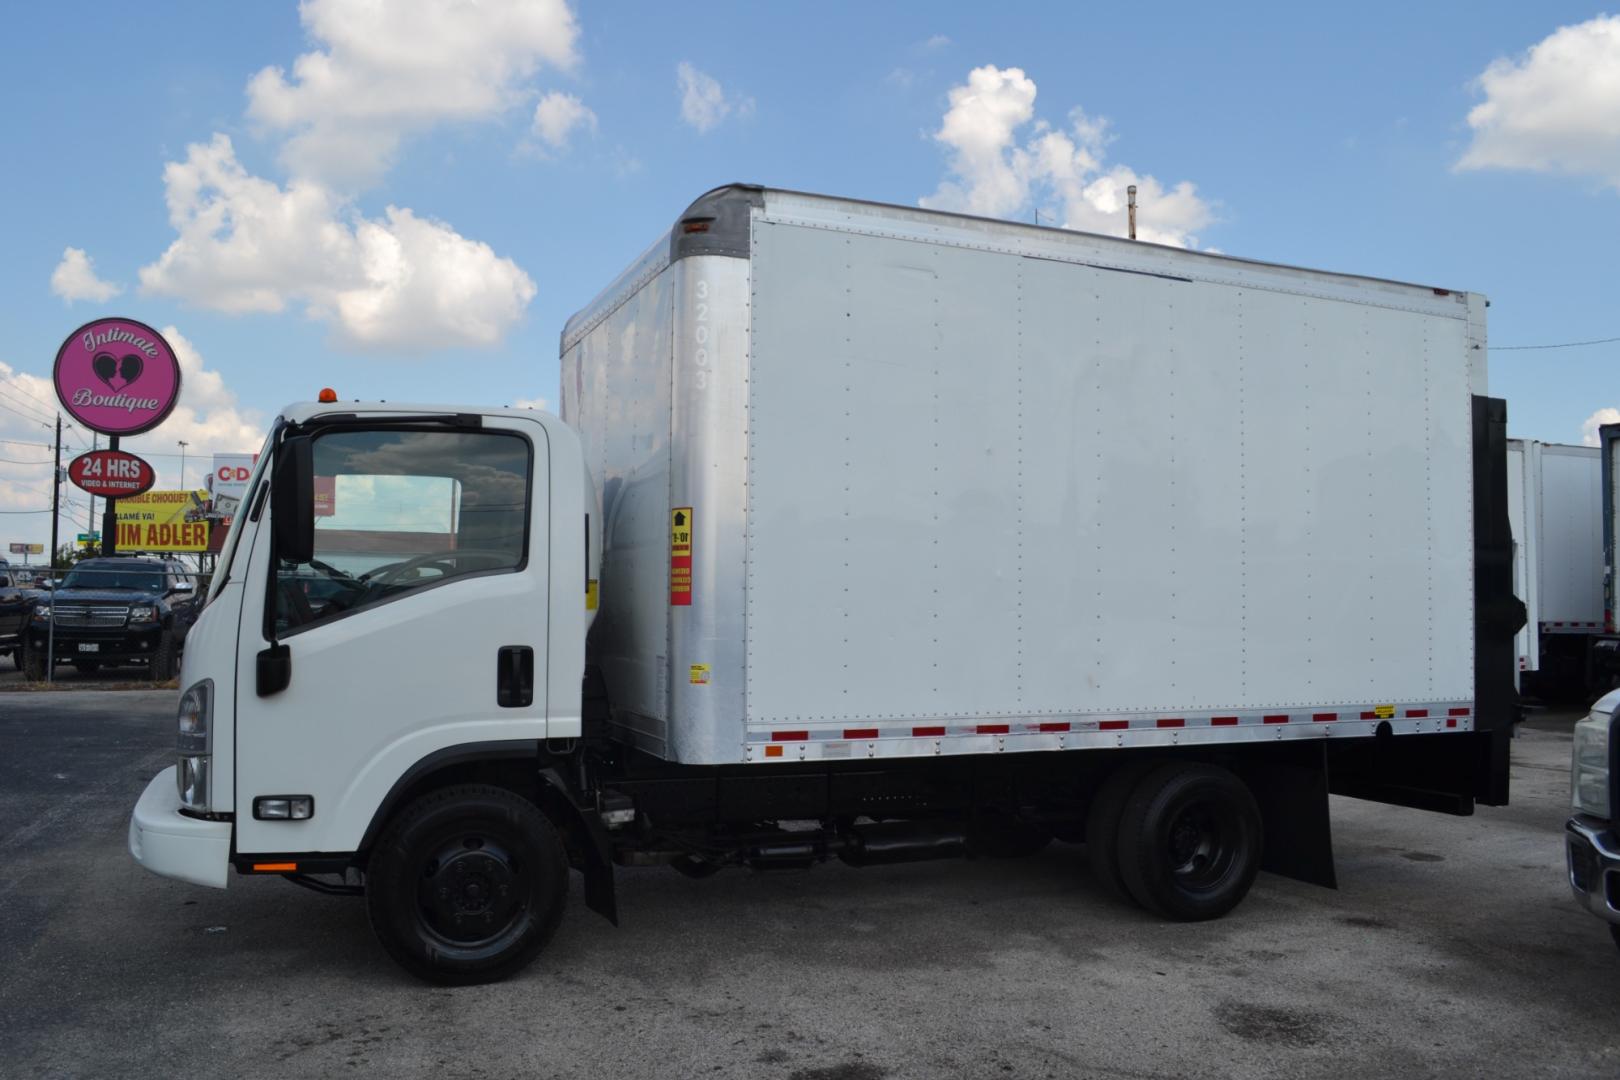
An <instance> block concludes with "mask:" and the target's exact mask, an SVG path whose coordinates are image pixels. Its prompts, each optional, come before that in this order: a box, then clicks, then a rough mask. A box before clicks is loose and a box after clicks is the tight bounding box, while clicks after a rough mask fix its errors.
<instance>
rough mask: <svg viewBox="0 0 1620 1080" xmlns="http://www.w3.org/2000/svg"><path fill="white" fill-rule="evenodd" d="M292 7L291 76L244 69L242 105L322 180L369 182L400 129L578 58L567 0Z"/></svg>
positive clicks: (316, 2)
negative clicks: (303, 47)
mask: <svg viewBox="0 0 1620 1080" xmlns="http://www.w3.org/2000/svg"><path fill="white" fill-rule="evenodd" d="M299 15H300V18H301V20H302V21H303V24H304V29H305V32H306V33H307V34H308V35H309V37H310V38H311V39H312V40H313V42H314V43H315V47H314V48H313V49H312V50H311V51H309V52H306V53H304V54H302V55H301V56H299V57H298V58H297V59H296V60H295V61H294V62H293V65H292V73H291V75H290V76H289V75H288V73H287V72H286V71H284V70H283V69H281V68H279V67H267V68H264V69H263V70H262V71H260V72H259V73H258V74H257V75H255V76H253V78H252V79H251V80H250V81H249V83H248V86H247V94H248V116H249V118H251V119H252V120H254V121H256V122H258V123H259V124H260V125H262V126H263V127H264V128H265V129H267V130H269V131H273V132H278V133H284V134H286V135H287V136H288V140H287V142H286V144H285V146H284V147H283V153H282V158H283V162H284V163H285V164H286V166H287V167H288V169H289V170H290V171H291V172H292V173H293V174H294V175H295V176H301V177H309V178H313V179H318V180H322V181H324V182H326V183H334V184H339V185H364V184H368V183H371V182H374V181H375V180H376V179H378V178H379V177H380V176H381V175H382V174H383V173H384V172H385V171H386V170H387V168H388V165H389V164H390V162H391V160H392V159H393V156H394V154H395V151H396V150H397V149H398V146H399V143H400V140H401V139H403V138H404V137H406V136H407V135H410V134H412V133H415V132H420V131H425V130H427V129H429V128H432V127H434V126H435V125H438V124H441V123H445V122H450V121H467V120H478V119H484V118H488V117H490V116H494V115H496V114H498V113H500V112H502V111H504V110H506V109H508V108H510V107H512V106H513V105H515V104H517V103H518V101H519V100H521V98H522V96H523V95H522V91H521V88H520V84H521V83H522V81H523V80H525V79H527V78H528V77H529V76H530V75H532V74H533V73H534V72H535V71H536V70H537V69H538V68H539V67H540V65H541V64H549V65H551V66H552V67H555V68H558V69H562V70H567V69H570V68H572V67H573V66H574V65H575V64H576V63H577V62H578V59H579V57H578V53H577V51H576V43H577V40H578V36H579V28H578V26H577V24H576V23H575V21H574V14H573V12H572V11H571V10H569V7H568V5H567V3H566V2H565V0H483V2H481V3H478V4H476V5H470V4H468V3H464V2H463V3H444V2H442V0H304V2H303V3H302V4H301V5H300V7H299Z"/></svg>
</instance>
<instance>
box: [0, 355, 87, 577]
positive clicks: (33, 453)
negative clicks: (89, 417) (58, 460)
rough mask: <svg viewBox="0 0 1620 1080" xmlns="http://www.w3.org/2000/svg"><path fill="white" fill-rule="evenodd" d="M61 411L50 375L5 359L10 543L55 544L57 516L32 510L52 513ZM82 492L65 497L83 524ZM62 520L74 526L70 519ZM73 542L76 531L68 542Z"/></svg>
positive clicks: (0, 480) (4, 503) (4, 498)
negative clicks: (53, 447) (53, 450)
mask: <svg viewBox="0 0 1620 1080" xmlns="http://www.w3.org/2000/svg"><path fill="white" fill-rule="evenodd" d="M56 412H57V404H56V391H55V389H53V388H52V386H51V380H50V378H49V376H48V375H46V376H39V375H31V374H29V373H28V372H26V371H18V370H17V369H16V368H14V367H12V366H11V365H10V364H7V363H5V362H4V361H0V439H4V440H6V441H5V442H0V511H4V516H0V525H3V526H4V528H5V531H6V537H5V539H7V540H8V541H9V540H15V541H18V542H23V543H33V542H38V543H43V544H46V545H47V546H48V545H49V544H50V541H51V515H50V514H49V513H43V514H40V513H30V512H29V511H36V510H49V508H50V505H51V467H52V462H51V449H50V446H49V445H47V444H49V443H50V442H51V440H52V439H54V438H55V434H56V428H55V423H56ZM74 434H75V435H77V432H74ZM86 442H88V440H86ZM71 456H72V455H70V454H68V453H66V452H64V453H63V455H62V463H63V464H64V465H65V464H67V462H68V459H69V458H70V457H71ZM78 494H79V493H78V491H77V489H72V490H67V489H64V491H63V495H64V497H66V498H69V499H71V500H72V501H71V503H70V507H69V509H68V510H67V511H64V515H72V516H73V518H74V520H76V521H77V523H78V524H79V525H81V526H82V525H83V524H84V522H85V520H86V518H85V514H84V510H85V508H86V504H85V502H84V500H83V499H81V498H79V497H78ZM62 522H63V525H64V526H65V527H67V528H69V529H71V528H72V527H73V526H72V524H70V522H69V518H68V516H64V517H63V519H62ZM72 538H73V537H72V534H71V532H70V533H69V536H68V539H69V540H71V539H72ZM0 551H3V549H0ZM11 558H12V560H13V561H14V562H21V561H22V560H21V559H20V558H18V557H16V556H11ZM33 561H34V562H36V563H37V562H39V561H40V559H39V558H38V557H36V558H34V559H33Z"/></svg>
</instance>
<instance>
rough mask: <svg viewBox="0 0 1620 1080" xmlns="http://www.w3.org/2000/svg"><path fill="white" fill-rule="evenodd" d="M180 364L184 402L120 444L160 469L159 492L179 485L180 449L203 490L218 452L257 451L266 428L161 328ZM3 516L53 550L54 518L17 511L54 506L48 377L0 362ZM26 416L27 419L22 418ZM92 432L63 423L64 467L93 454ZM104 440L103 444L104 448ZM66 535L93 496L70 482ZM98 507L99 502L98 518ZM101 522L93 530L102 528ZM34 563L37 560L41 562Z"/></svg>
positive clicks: (173, 333)
mask: <svg viewBox="0 0 1620 1080" xmlns="http://www.w3.org/2000/svg"><path fill="white" fill-rule="evenodd" d="M162 334H163V336H164V338H165V339H166V340H167V341H168V342H169V344H170V345H172V346H173V347H174V352H175V356H176V358H178V359H179V361H180V370H181V386H180V401H179V403H178V404H177V405H176V406H175V407H174V411H173V412H171V413H170V414H169V417H168V419H166V420H165V421H164V422H163V424H162V425H161V426H159V427H158V428H156V429H154V430H152V431H149V432H147V433H146V434H144V435H135V436H129V437H126V438H124V439H123V440H122V446H123V448H124V449H125V450H128V451H130V452H131V453H133V454H138V455H140V456H142V457H145V458H146V460H147V461H148V462H150V463H151V465H152V467H153V468H154V469H155V470H157V474H158V479H157V486H158V487H160V488H174V487H178V486H179V484H180V464H181V460H180V448H179V446H178V445H177V443H178V441H179V440H181V439H184V440H185V441H186V443H187V444H188V445H187V447H186V478H187V479H188V480H190V481H191V483H192V485H193V486H201V481H202V479H203V477H204V476H206V475H207V467H208V463H209V461H210V459H211V458H212V456H213V454H214V453H215V452H219V453H230V452H252V451H254V450H257V449H258V448H259V445H260V443H262V442H263V441H264V430H265V422H264V418H263V417H261V416H260V415H259V414H258V413H257V412H254V411H253V410H250V409H243V408H242V407H241V406H240V405H239V404H238V402H237V399H236V395H235V393H233V392H232V391H231V390H230V389H229V388H228V387H227V386H226V385H225V380H224V377H223V376H222V375H221V374H220V373H219V372H218V371H217V370H213V369H211V368H209V367H208V366H207V364H206V363H205V362H204V360H203V357H202V355H201V354H200V353H199V352H198V351H197V349H196V347H195V346H194V345H193V344H192V343H191V341H190V340H188V339H187V338H186V337H185V335H183V334H182V333H180V331H179V330H178V329H176V328H175V327H173V326H165V327H163V328H162ZM0 405H5V406H6V408H4V409H0V439H4V440H7V441H5V442H0V510H3V511H10V513H7V514H6V516H5V517H4V518H0V521H3V522H5V524H6V528H7V530H8V533H9V537H10V539H12V540H18V541H31V542H38V543H43V544H46V545H49V543H50V536H51V515H50V514H49V513H17V511H34V510H42V509H48V508H49V507H50V505H51V462H52V451H51V447H50V445H49V444H50V443H51V441H52V440H53V439H54V437H55V430H54V420H55V417H56V413H57V409H58V406H57V403H56V391H55V390H54V388H53V387H52V386H51V380H50V378H49V377H48V376H42V375H33V374H30V373H28V372H26V371H18V370H17V369H16V368H14V367H12V366H11V365H9V364H6V363H4V362H0ZM25 414H26V415H25ZM90 443H91V436H90V433H89V432H86V431H84V430H82V429H80V428H79V427H78V426H77V425H74V424H73V423H71V422H67V423H65V424H64V425H63V437H62V464H63V465H66V464H67V463H68V462H69V461H70V460H72V459H73V458H74V457H76V456H78V455H79V454H80V453H83V452H84V451H85V450H88V449H89V448H90ZM106 444H107V440H106V439H105V438H102V439H101V440H100V445H102V446H105V445H106ZM62 500H63V509H62V523H61V531H62V534H63V535H64V536H65V537H66V538H67V541H68V542H72V540H73V536H74V533H76V532H77V531H79V530H80V529H83V528H85V527H86V525H87V523H88V518H87V512H88V509H89V496H88V495H86V494H85V493H84V492H82V491H80V490H79V489H78V488H76V487H74V486H73V485H71V484H63V486H62ZM99 513H100V503H97V514H98V517H99ZM100 527H101V523H100V521H99V520H98V521H97V522H96V524H95V528H96V529H100ZM34 561H36V562H38V561H39V560H38V559H35V560H34Z"/></svg>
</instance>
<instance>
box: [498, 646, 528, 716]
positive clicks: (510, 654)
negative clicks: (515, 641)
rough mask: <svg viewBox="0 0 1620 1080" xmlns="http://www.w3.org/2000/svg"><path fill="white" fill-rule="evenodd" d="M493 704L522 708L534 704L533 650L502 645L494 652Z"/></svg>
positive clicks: (504, 707)
mask: <svg viewBox="0 0 1620 1080" xmlns="http://www.w3.org/2000/svg"><path fill="white" fill-rule="evenodd" d="M495 704H497V705H499V706H500V707H501V708H503V709H522V708H527V707H528V706H530V705H533V704H534V650H533V649H532V648H530V647H529V646H527V645H503V646H501V648H500V651H499V652H497V653H496V654H495Z"/></svg>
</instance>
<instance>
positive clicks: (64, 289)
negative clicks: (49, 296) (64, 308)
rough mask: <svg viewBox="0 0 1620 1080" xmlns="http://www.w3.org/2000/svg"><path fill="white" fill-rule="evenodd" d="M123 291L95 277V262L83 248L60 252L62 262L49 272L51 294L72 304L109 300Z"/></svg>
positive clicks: (120, 286) (117, 286) (119, 286)
mask: <svg viewBox="0 0 1620 1080" xmlns="http://www.w3.org/2000/svg"><path fill="white" fill-rule="evenodd" d="M123 291H124V287H123V286H122V285H115V284H113V283H112V282H110V281H102V280H101V279H100V278H99V277H97V276H96V266H95V261H94V260H92V259H91V258H90V256H89V255H86V254H85V252H84V249H83V248H76V247H70V248H66V249H64V250H63V251H62V261H61V262H59V263H57V264H56V269H55V270H53V271H51V292H53V293H55V294H56V295H57V296H60V297H61V298H62V299H63V300H66V301H68V302H69V303H72V302H73V301H75V300H95V301H98V302H99V301H103V300H111V299H112V298H113V297H115V296H117V295H118V294H119V293H121V292H123Z"/></svg>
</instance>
